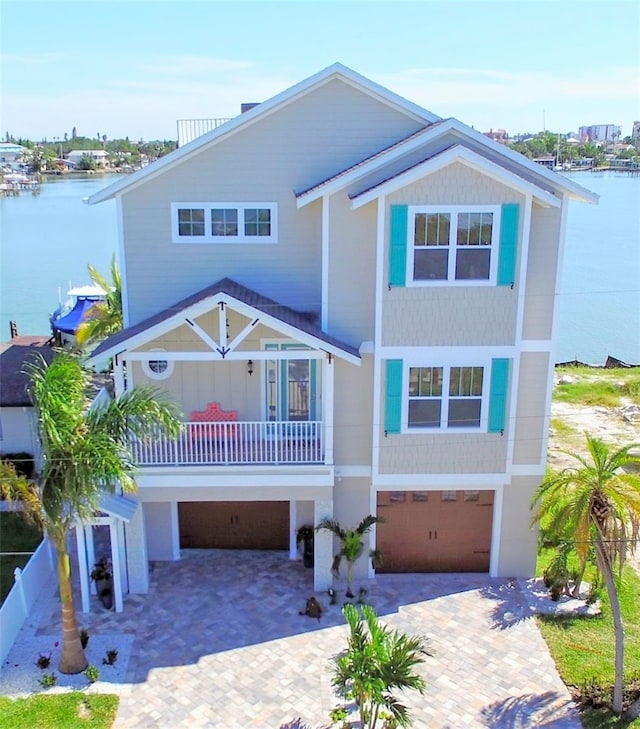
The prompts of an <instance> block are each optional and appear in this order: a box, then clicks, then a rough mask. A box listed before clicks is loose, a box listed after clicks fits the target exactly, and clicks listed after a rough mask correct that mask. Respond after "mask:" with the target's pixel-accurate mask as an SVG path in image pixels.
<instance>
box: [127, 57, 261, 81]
mask: <svg viewBox="0 0 640 729" xmlns="http://www.w3.org/2000/svg"><path fill="white" fill-rule="evenodd" d="M252 66H253V63H252V62H251V61H237V60H233V59H230V58H211V57H209V56H190V55H186V56H184V55H181V56H179V55H174V56H162V58H161V59H159V60H157V61H151V62H148V63H143V64H141V65H140V66H139V67H138V68H139V70H140V71H141V72H142V73H145V74H146V73H151V74H163V75H168V76H180V75H181V74H185V75H186V76H189V77H190V76H193V75H194V74H207V73H221V72H225V73H229V72H232V71H244V70H246V69H249V68H251V67H252Z"/></svg>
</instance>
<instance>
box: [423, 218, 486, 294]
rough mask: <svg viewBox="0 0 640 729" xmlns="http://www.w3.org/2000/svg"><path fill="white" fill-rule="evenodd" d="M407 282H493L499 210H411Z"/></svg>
mask: <svg viewBox="0 0 640 729" xmlns="http://www.w3.org/2000/svg"><path fill="white" fill-rule="evenodd" d="M409 214H410V216H411V217H412V219H413V224H412V225H409V230H410V231H412V233H411V234H410V235H413V240H412V241H410V248H411V249H412V251H413V260H412V263H411V256H409V259H410V267H411V268H412V272H411V276H410V279H412V280H413V281H414V282H417V283H421V282H429V283H433V282H437V281H441V282H447V283H451V282H455V281H460V282H468V281H486V282H494V280H495V277H496V271H497V258H498V256H497V246H498V228H499V224H498V223H499V220H498V218H499V208H498V207H497V206H487V207H483V208H479V207H470V206H455V207H454V206H442V207H438V208H436V207H431V206H428V207H427V206H414V207H410V208H409Z"/></svg>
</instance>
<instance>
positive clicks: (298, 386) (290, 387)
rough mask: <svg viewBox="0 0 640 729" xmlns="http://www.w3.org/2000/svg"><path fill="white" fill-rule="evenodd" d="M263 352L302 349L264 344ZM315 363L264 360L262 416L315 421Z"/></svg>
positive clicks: (303, 347)
mask: <svg viewBox="0 0 640 729" xmlns="http://www.w3.org/2000/svg"><path fill="white" fill-rule="evenodd" d="M265 349H267V350H270V349H271V350H279V351H283V350H305V349H309V348H308V347H305V346H303V345H301V344H286V343H283V344H267V345H265ZM316 370H317V361H316V360H307V359H291V360H267V362H266V367H265V380H266V381H265V392H266V411H267V412H266V417H267V420H271V421H276V420H277V421H282V420H289V421H291V420H294V421H295V420H297V421H309V420H316V407H317V379H318V378H317V374H316Z"/></svg>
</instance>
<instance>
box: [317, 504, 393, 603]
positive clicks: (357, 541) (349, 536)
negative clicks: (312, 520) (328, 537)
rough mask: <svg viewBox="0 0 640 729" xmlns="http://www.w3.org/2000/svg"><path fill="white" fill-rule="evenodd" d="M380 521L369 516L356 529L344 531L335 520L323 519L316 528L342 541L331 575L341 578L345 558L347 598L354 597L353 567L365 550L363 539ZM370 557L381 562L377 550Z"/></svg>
mask: <svg viewBox="0 0 640 729" xmlns="http://www.w3.org/2000/svg"><path fill="white" fill-rule="evenodd" d="M379 521H380V519H378V518H377V517H375V516H372V515H371V514H369V516H365V518H364V519H363V520H362V521H361V522H360V523H359V524H358V526H357V527H356V528H355V529H343V528H342V527H341V526H340V524H339V523H338V522H337V521H334V520H333V519H323V520H322V521H321V522H320V523H319V524H318V526H317V527H316V531H320V530H324V531H327V532H331V533H332V534H333V535H334V536H336V537H338V539H339V540H340V551H339V552H338V554H336V555H335V556H334V558H333V564H332V565H331V573H332V574H333V576H334V577H340V563H341V562H342V558H343V557H344V558H345V559H346V560H347V592H346V596H347V597H353V596H354V595H353V592H352V591H351V583H352V581H353V565H354V564H355V562H356V560H357V559H358V557H359V556H360V555H361V554H362V551H363V550H364V539H363V538H362V537H363V536H364V535H365V534H366V533H367V532H369V531H370V530H371V527H372V526H373V525H374V524H377V523H378V522H379ZM369 556H370V557H371V558H372V559H373V560H374V561H380V553H379V552H378V551H377V550H371V551H370V552H369Z"/></svg>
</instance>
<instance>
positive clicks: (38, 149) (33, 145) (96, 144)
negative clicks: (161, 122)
mask: <svg viewBox="0 0 640 729" xmlns="http://www.w3.org/2000/svg"><path fill="white" fill-rule="evenodd" d="M4 141H5V142H10V143H12V144H19V145H21V146H22V147H25V148H26V149H28V150H29V154H28V155H27V160H26V162H27V164H29V166H30V167H31V169H32V170H33V171H34V172H42V171H44V170H48V169H50V170H53V169H55V167H56V162H55V160H56V159H61V158H66V157H67V155H68V154H69V152H73V151H74V150H97V149H102V150H104V151H105V152H107V154H108V157H107V161H108V165H109V166H110V167H116V168H118V167H125V166H131V167H137V166H139V165H140V163H141V162H142V161H143V159H146V160H147V161H148V162H153V161H154V160H156V159H159V158H160V157H164V155H165V154H168V153H169V152H172V151H173V150H174V149H176V147H177V143H176V142H175V141H174V140H171V139H162V140H161V139H155V140H151V141H144V140H143V139H140V140H138V141H137V142H132V141H131V140H130V139H129V137H125V138H124V139H109V138H108V137H107V135H106V134H100V132H96V135H95V137H85V136H82V135H79V134H77V132H76V128H75V127H74V128H73V130H72V132H71V136H69V134H68V133H67V132H65V133H64V135H63V136H62V137H60V138H58V137H54V138H53V139H47V138H45V139H42V140H41V141H34V140H31V139H28V138H26V137H16V136H14V135H13V134H11V133H10V132H6V133H5V140H4ZM78 168H79V169H94V168H95V162H94V161H93V160H92V159H90V158H89V157H83V158H82V159H81V160H80V162H79V163H78Z"/></svg>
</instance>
